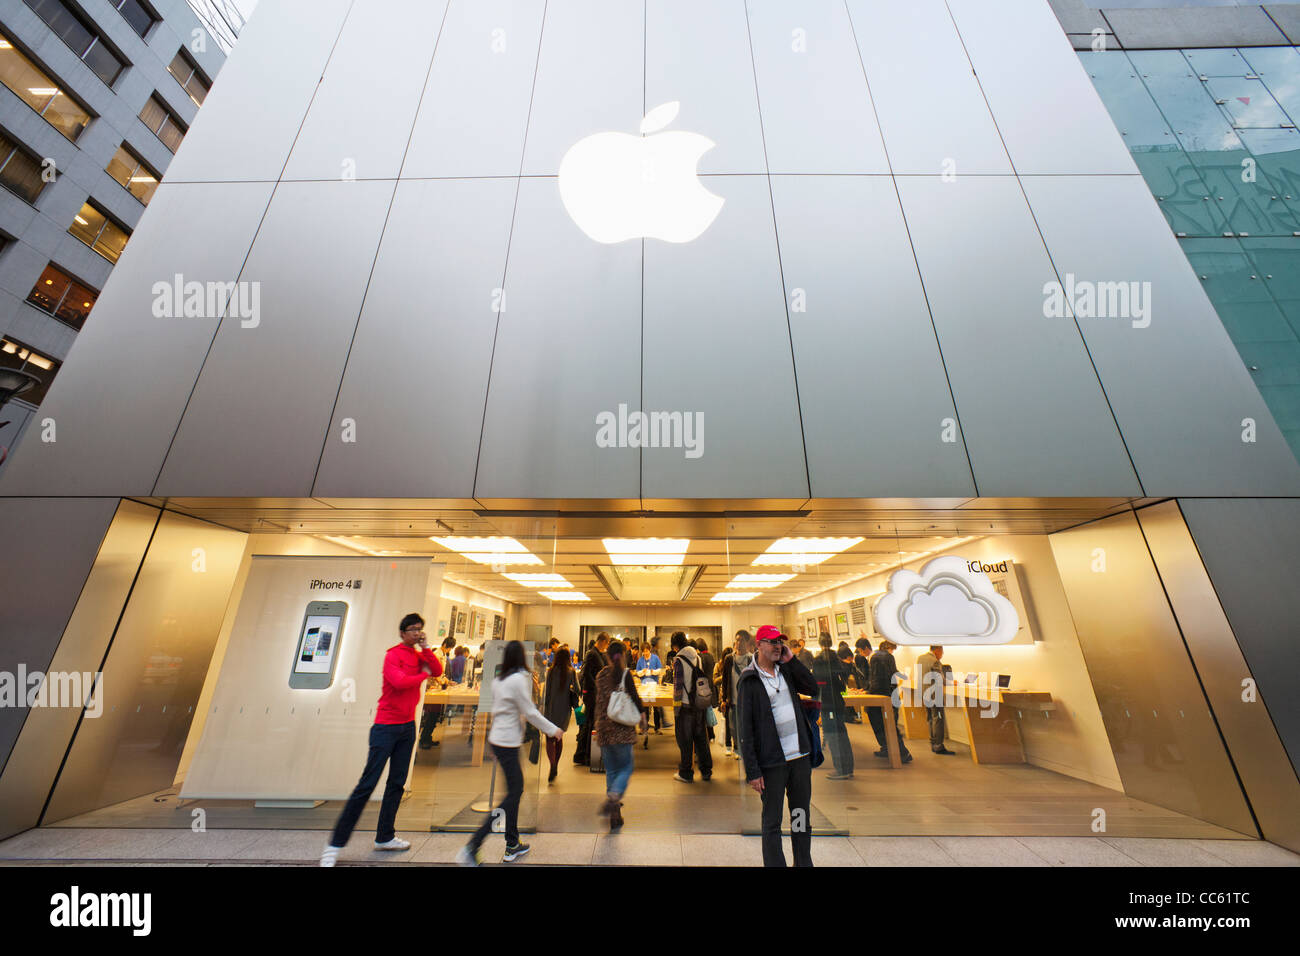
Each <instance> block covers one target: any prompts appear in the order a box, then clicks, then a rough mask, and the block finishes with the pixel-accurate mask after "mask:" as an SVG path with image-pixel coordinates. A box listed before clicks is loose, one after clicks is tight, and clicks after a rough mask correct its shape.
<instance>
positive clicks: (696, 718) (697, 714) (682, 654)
mask: <svg viewBox="0 0 1300 956" xmlns="http://www.w3.org/2000/svg"><path fill="white" fill-rule="evenodd" d="M670 643H671V644H672V648H673V650H674V651H675V652H676V653H675V655H674V657H673V720H674V722H675V724H676V735H677V749H678V750H679V751H681V762H680V764H679V765H678V767H677V773H675V774H673V779H674V780H680V781H681V782H682V783H693V782H694V781H695V770H694V768H693V766H692V752H693V755H694V758H695V760H696V761H697V762H698V763H699V765H700V778H701V779H703V780H709V779H711V778H712V777H713V754H712V753H711V752H710V751H709V735H708V729H709V727H708V714H707V711H708V709H709V708H710V707H712V706H713V685H712V683H711V682H710V680H709V677H708V675H706V674H705V673H704V670H703V668H702V666H701V664H700V652H699V651H697V650H696V649H695V648H694V647H692V646H691V645H690V644H689V643H688V642H687V640H686V635H685V634H684V633H682V632H681V631H675V632H673V636H672V640H671V641H670Z"/></svg>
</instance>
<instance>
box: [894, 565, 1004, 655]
mask: <svg viewBox="0 0 1300 956" xmlns="http://www.w3.org/2000/svg"><path fill="white" fill-rule="evenodd" d="M873 613H874V615H875V618H876V629H877V630H878V631H879V632H880V633H881V634H883V635H884V636H885V637H887V638H889V639H890V640H891V641H893V642H894V643H895V644H1007V643H1010V642H1011V641H1012V640H1013V639H1014V638H1015V636H1016V632H1017V631H1018V630H1019V629H1020V616H1019V615H1018V614H1016V609H1015V606H1014V605H1013V604H1012V603H1011V602H1010V601H1008V600H1007V599H1006V598H1004V597H1003V596H1002V595H1001V594H999V593H998V592H997V591H996V590H995V589H994V587H993V582H992V581H990V580H989V578H988V575H986V574H984V572H982V571H972V570H970V567H969V566H968V564H967V561H966V559H965V558H959V557H956V556H955V555H945V556H944V557H941V558H935V559H934V560H933V561H931V562H929V563H928V564H926V566H925V567H923V568H922V569H921V573H920V574H917V573H916V572H915V571H906V570H899V571H895V572H894V573H893V574H892V575H890V578H889V591H888V592H887V593H886V594H885V596H884V597H882V598H881V599H880V600H879V601H878V602H876V606H875V608H874V609H873Z"/></svg>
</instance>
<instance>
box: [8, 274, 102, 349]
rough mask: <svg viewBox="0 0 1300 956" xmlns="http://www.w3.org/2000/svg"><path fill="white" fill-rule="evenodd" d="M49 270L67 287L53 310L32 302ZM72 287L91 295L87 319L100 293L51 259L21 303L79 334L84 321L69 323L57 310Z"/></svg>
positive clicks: (70, 292) (69, 293)
mask: <svg viewBox="0 0 1300 956" xmlns="http://www.w3.org/2000/svg"><path fill="white" fill-rule="evenodd" d="M51 269H53V270H54V271H55V272H57V273H58V274H59V275H61V276H63V278H65V279H67V280H68V286H67V288H66V289H64V290H63V292H62V294H61V295H60V296H59V300H58V302H56V303H55V305H54V308H52V309H47V308H45V307H44V306H41V305H38V304H37V303H36V302H33V301H32V296H33V295H35V294H36V292H37V290H38V289H40V287H41V280H42V279H43V278H45V273H46V272H48V271H49V270H51ZM73 286H80V287H81V288H83V289H85V290H86V291H87V292H89V293H90V295H91V302H90V308H88V309H86V314H87V317H89V314H90V309H93V308H94V307H95V303H96V302H98V301H99V296H100V291H99V290H98V289H96V288H95V287H94V286H92V285H90V283H88V282H82V281H81V280H80V279H78V278H77V277H76V276H74V275H72V274H71V273H70V272H68V271H67V270H66V269H64V268H63V267H62V266H60V265H58V264H57V263H56V262H55V261H54V260H53V259H51V260H50V261H49V262H47V263H45V268H44V269H42V270H41V274H40V275H39V276H37V277H36V284H35V285H34V286H32V291H31V292H29V293H27V298H26V299H24V300H23V301H24V302H26V303H27V304H28V305H30V306H31V307H32V308H33V309H36V310H37V311H38V312H41V313H44V314H45V315H48V316H50V317H51V318H53V319H56V320H58V321H59V322H62V323H63V324H64V325H67V326H69V327H71V328H74V329H76V330H77V331H78V332H80V331H81V329H82V328H84V327H85V324H86V320H85V319H82V320H81V322H80V323H76V322H73V321H71V320H70V319H67V318H65V317H64V316H61V315H59V310H60V309H61V308H62V307H63V304H64V303H65V302H66V301H67V300H68V296H69V295H71V294H72V289H73Z"/></svg>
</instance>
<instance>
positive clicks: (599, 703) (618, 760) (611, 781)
mask: <svg viewBox="0 0 1300 956" xmlns="http://www.w3.org/2000/svg"><path fill="white" fill-rule="evenodd" d="M625 651H626V649H625V648H624V646H623V642H622V641H615V642H614V643H612V644H610V645H609V649H608V650H607V651H606V652H605V653H606V654H608V655H609V665H608V666H607V667H605V669H604V670H602V671H601V672H600V673H599V674H597V675H596V713H595V714H594V717H595V720H596V743H598V744H600V753H601V757H602V758H603V759H604V761H605V804H604V806H602V807H601V808H600V813H601V814H602V815H603V816H608V817H609V829H610V830H611V831H615V830H618V829H619V827H621V826H622V825H623V812H622V807H623V794H624V793H626V792H627V782H628V780H630V779H631V777H632V751H633V748H634V747H635V746H636V727H637V724H639V723H640V722H641V714H643V713H645V705H644V704H642V703H641V696H640V695H639V694H638V693H637V692H636V681H634V680H632V677H631V674H632V672H631V671H630V670H628V669H627V667H626V666H625V665H624V654H625ZM618 691H622V692H623V693H625V694H627V695H628V697H630V698H631V699H632V703H633V704H634V705H636V710H637V714H636V717H635V719H634V720H633V722H632V723H630V724H625V723H623V719H626V717H627V716H629V715H624V714H619V713H615V715H614V716H613V717H611V716H610V713H609V705H610V698H612V697H613V695H614V694H615V693H616V692H618ZM615 717H619V718H621V719H618V720H616V719H615Z"/></svg>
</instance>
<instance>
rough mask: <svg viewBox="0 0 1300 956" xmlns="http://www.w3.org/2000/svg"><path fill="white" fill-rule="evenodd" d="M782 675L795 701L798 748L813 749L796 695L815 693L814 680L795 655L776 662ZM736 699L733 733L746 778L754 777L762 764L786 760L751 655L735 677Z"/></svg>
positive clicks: (777, 765)
mask: <svg viewBox="0 0 1300 956" xmlns="http://www.w3.org/2000/svg"><path fill="white" fill-rule="evenodd" d="M777 667H778V668H779V669H780V671H781V676H782V677H784V678H785V686H786V690H787V691H788V692H789V694H790V697H791V699H792V700H793V702H794V712H795V714H796V715H797V716H798V717H799V720H798V727H799V749H800V751H803V752H805V753H811V752H812V746H813V745H812V735H811V733H809V730H808V721H807V720H805V719H804V717H803V706H802V705H801V704H800V703H799V695H800V694H807V695H808V696H809V697H816V696H817V681H816V680H815V679H814V678H813V676H812V673H811V672H810V671H809V670H808V668H806V667H804V666H803V664H801V663H800V662H799V660H798V658H792V659H791V660H788V661H786V662H785V663H784V664H778V665H777ZM736 700H737V702H738V703H739V705H740V706H739V708H738V716H739V718H740V720H739V727H738V728H736V734H737V736H738V737H739V739H740V756H741V759H742V760H743V761H744V764H745V779H746V780H757V779H758V778H759V777H761V776H763V768H764V767H779V766H781V764H783V763H785V751H784V750H782V749H781V738H780V737H778V736H777V735H776V718H775V717H773V716H772V702H771V700H770V699H768V696H767V690H766V688H764V687H763V678H762V677H761V676H760V675H759V673H758V665H757V664H756V663H755V662H754V661H753V660H752V659H751V660H750V662H749V666H747V667H746V668H745V669H744V670H743V671H741V672H740V677H739V678H737V680H736Z"/></svg>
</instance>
